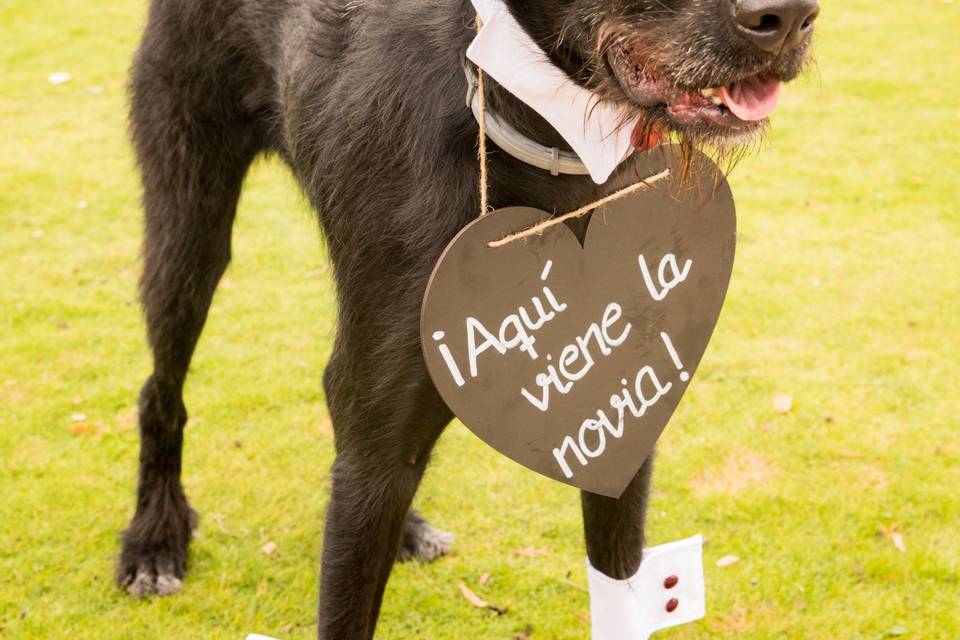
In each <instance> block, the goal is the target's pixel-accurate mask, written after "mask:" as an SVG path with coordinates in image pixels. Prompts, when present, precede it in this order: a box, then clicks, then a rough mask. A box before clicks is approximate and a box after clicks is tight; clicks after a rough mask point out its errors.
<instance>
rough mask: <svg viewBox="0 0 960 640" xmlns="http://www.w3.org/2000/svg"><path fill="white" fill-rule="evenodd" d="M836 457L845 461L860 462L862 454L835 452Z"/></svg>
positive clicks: (857, 452)
mask: <svg viewBox="0 0 960 640" xmlns="http://www.w3.org/2000/svg"><path fill="white" fill-rule="evenodd" d="M837 455H838V456H840V457H841V458H846V459H847V460H860V459H861V458H863V454H862V453H860V452H859V451H850V450H849V449H842V450H840V451H837Z"/></svg>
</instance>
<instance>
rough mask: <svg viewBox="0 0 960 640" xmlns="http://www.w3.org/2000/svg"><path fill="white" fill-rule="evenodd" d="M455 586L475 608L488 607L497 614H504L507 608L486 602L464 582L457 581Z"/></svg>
mask: <svg viewBox="0 0 960 640" xmlns="http://www.w3.org/2000/svg"><path fill="white" fill-rule="evenodd" d="M457 587H459V589H460V593H462V594H463V597H464V598H466V599H467V602H469V603H470V604H471V605H473V606H474V607H476V608H478V609H490V611H493V612H494V613H496V614H497V615H498V616H502V615H503V614H505V613H506V612H507V608H506V607H498V606H497V605H495V604H490V603H489V602H487V601H486V600H484V599H483V598H481V597H480V596H478V595H477V594H475V593H474V592H473V591H472V590H471V589H470V587H468V586H467V585H466V584H464V583H463V582H461V583H459V584H458V585H457Z"/></svg>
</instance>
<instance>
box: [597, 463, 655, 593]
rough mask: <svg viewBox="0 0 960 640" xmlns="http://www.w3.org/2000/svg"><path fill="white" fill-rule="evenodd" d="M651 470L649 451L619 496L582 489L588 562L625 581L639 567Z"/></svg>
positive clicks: (601, 570) (641, 556) (610, 575)
mask: <svg viewBox="0 0 960 640" xmlns="http://www.w3.org/2000/svg"><path fill="white" fill-rule="evenodd" d="M652 473H653V454H652V453H651V454H650V457H649V458H647V460H646V462H644V463H643V466H642V467H640V470H639V471H638V472H637V475H636V476H634V478H633V480H632V481H631V482H630V484H629V485H628V486H627V489H626V490H625V491H624V492H623V495H621V496H620V498H608V497H605V496H600V495H597V494H595V493H589V492H586V491H583V492H581V502H582V505H583V529H584V534H585V537H586V541H587V556H588V557H589V558H590V564H592V565H593V567H594V568H595V569H597V570H598V571H600V572H602V573H604V574H606V575H607V576H609V577H611V578H613V579H615V580H625V579H626V578H629V577H630V576H632V575H633V574H635V573H636V572H637V569H639V568H640V561H641V560H642V558H643V540H644V523H645V519H646V511H647V498H648V496H649V493H650V478H651V475H652Z"/></svg>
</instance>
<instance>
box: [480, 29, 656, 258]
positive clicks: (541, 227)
mask: <svg viewBox="0 0 960 640" xmlns="http://www.w3.org/2000/svg"><path fill="white" fill-rule="evenodd" d="M476 26H477V31H480V29H481V28H482V27H483V20H482V19H481V18H480V16H477V18H476ZM483 77H484V73H483V69H481V68H480V66H479V65H477V91H478V92H479V96H478V106H479V107H480V115H479V116H478V117H477V124H479V125H480V131H479V133H478V135H477V138H478V139H477V157H478V158H479V160H480V215H481V216H485V215H487V214H488V213H490V192H489V186H490V185H489V175H490V174H489V167H488V163H487V97H486V93H485V92H484V82H483ZM669 176H670V169H664V170H663V171H661V172H660V173H657V174H655V175H652V176H650V177H648V178H645V179H643V180H640V181H639V182H637V183H635V184H632V185H629V186H627V187H624V188H623V189H620V190H619V191H614V192H613V193H611V194H608V195H606V196H604V197H602V198H600V199H599V200H594V201H593V202H591V203H590V204H585V205H583V206H582V207H580V208H579V209H574V210H573V211H570V212H568V213H564V214H563V215H560V216H555V217H552V218H548V219H547V220H544V221H543V222H541V223H539V224H536V225H534V226H532V227H528V228H527V229H523V230H522V231H517V232H516V233H511V234H510V235H508V236H504V237H503V238H500V239H499V240H493V241H491V242H488V243H487V246H488V247H490V248H496V247H502V246H504V245H507V244H510V243H511V242H514V241H516V240H521V239H523V238H529V237H531V236H538V235H541V234H542V233H543V232H544V231H546V230H547V229H549V228H550V227H553V226H555V225H558V224H563V223H564V222H566V221H567V220H571V219H573V218H577V217H580V216H582V215H584V214H587V213H589V212H591V211H593V210H594V209H596V208H597V207H602V206H603V205H605V204H610V203H611V202H614V201H616V200H619V199H620V198H623V197H625V196H628V195H630V194H631V193H636V192H638V191H643V190H646V189H651V188H653V186H654V185H655V184H656V183H658V182H660V181H661V180H665V179H666V178H668V177H669Z"/></svg>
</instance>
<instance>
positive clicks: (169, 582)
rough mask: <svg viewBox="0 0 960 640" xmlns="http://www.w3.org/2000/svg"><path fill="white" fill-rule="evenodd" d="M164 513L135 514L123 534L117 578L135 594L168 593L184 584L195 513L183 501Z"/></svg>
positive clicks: (120, 583)
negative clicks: (135, 516) (151, 515)
mask: <svg viewBox="0 0 960 640" xmlns="http://www.w3.org/2000/svg"><path fill="white" fill-rule="evenodd" d="M165 515H166V517H160V518H158V517H150V515H146V516H141V517H139V518H135V519H134V521H133V522H131V523H130V528H128V529H127V530H126V531H125V532H124V534H123V551H122V552H121V553H120V559H119V562H118V563H117V575H116V580H117V585H118V586H119V587H120V588H121V589H123V590H125V591H126V592H127V593H129V594H130V595H131V596H133V597H134V598H148V597H150V596H169V595H172V594H174V593H176V592H178V591H180V589H181V588H183V578H184V575H185V574H186V571H187V548H188V547H189V545H190V539H191V538H192V537H193V534H194V531H195V529H196V526H197V522H198V519H197V514H196V512H195V511H194V510H193V509H190V508H189V506H188V505H187V504H186V502H185V501H184V502H183V504H182V508H180V509H177V510H176V511H173V512H167V513H166V514H165Z"/></svg>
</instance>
